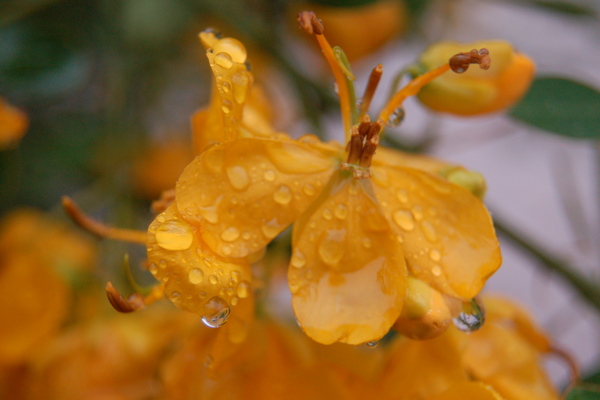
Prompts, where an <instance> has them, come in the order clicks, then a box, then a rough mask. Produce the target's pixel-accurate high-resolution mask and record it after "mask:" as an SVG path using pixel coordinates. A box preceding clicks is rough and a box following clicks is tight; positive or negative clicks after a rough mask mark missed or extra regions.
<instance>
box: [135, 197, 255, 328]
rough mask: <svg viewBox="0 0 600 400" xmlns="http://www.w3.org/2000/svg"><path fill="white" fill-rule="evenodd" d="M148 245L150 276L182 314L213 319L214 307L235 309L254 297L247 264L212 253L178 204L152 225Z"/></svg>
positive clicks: (149, 229) (159, 216) (243, 261)
mask: <svg viewBox="0 0 600 400" xmlns="http://www.w3.org/2000/svg"><path fill="white" fill-rule="evenodd" d="M147 245H148V262H149V265H150V267H149V268H150V272H151V273H152V274H153V275H154V277H155V278H156V279H158V280H159V281H161V282H162V283H163V284H164V285H165V295H166V297H167V298H168V299H169V300H171V301H172V302H173V304H175V305H176V306H177V307H179V308H181V309H183V310H186V311H189V312H192V313H196V314H199V315H202V316H210V313H211V311H214V308H215V304H216V305H219V306H222V307H229V306H235V304H236V303H237V302H238V301H239V299H240V298H246V297H248V296H251V295H252V293H251V284H250V282H251V279H252V278H251V271H250V266H249V265H248V263H247V262H246V260H244V259H224V258H222V257H219V256H217V255H215V254H214V253H212V252H211V251H210V249H208V248H207V246H206V244H204V243H203V242H202V240H201V238H200V237H199V235H198V234H197V229H196V228H195V227H193V226H192V225H190V224H188V223H187V222H186V221H184V220H183V218H181V215H180V214H179V212H178V210H177V206H176V205H175V204H173V205H171V206H169V208H167V209H166V210H165V211H164V212H163V213H162V214H160V215H158V216H157V217H156V218H155V219H154V221H153V222H152V224H150V227H149V228H148V242H147ZM217 303H218V304H217Z"/></svg>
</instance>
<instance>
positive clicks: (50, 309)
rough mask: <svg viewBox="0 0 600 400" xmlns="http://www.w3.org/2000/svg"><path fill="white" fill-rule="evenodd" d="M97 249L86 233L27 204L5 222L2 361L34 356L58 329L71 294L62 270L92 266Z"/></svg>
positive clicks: (0, 247)
mask: <svg viewBox="0 0 600 400" xmlns="http://www.w3.org/2000/svg"><path fill="white" fill-rule="evenodd" d="M95 254H96V252H95V248H94V246H93V245H92V244H91V243H90V241H89V240H86V238H84V237H82V236H80V235H78V234H76V233H73V232H70V231H69V230H68V229H66V227H64V226H61V225H59V224H57V223H55V222H53V221H51V220H49V219H47V218H46V217H45V216H44V215H43V214H42V213H41V212H39V211H35V210H31V209H21V210H18V211H14V212H12V213H11V214H9V215H7V216H6V217H5V218H4V219H3V221H2V225H1V226H0V255H1V258H2V266H1V268H0V300H1V302H0V320H2V321H4V323H3V324H1V327H0V366H1V365H7V364H18V363H20V362H23V361H26V360H28V359H30V358H31V357H32V356H33V355H34V354H35V352H36V351H38V350H39V349H40V348H41V347H43V346H44V345H45V344H47V343H48V342H49V341H50V340H51V339H52V338H53V337H54V335H55V334H56V333H57V332H58V329H59V328H60V326H61V324H62V323H63V321H64V319H65V318H66V316H67V314H68V312H69V300H70V297H71V293H70V290H69V288H68V286H67V283H66V282H65V280H64V279H63V277H61V275H60V272H62V273H68V272H69V270H72V269H84V268H88V269H89V268H90V266H91V265H93V262H94V260H95Z"/></svg>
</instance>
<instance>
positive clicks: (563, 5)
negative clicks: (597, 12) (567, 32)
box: [533, 0, 594, 16]
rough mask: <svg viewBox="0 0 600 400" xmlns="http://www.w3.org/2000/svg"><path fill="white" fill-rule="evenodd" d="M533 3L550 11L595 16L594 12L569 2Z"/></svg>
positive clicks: (534, 0)
mask: <svg viewBox="0 0 600 400" xmlns="http://www.w3.org/2000/svg"><path fill="white" fill-rule="evenodd" d="M533 3H534V4H535V5H537V6H540V7H542V8H546V9H548V10H550V11H555V12H559V13H562V14H569V15H575V16H594V10H593V9H591V8H588V7H585V6H583V5H581V4H575V3H572V2H569V1H553V0H533Z"/></svg>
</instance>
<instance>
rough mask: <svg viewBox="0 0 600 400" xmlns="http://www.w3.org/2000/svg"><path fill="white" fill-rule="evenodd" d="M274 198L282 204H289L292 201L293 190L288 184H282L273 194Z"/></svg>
mask: <svg viewBox="0 0 600 400" xmlns="http://www.w3.org/2000/svg"><path fill="white" fill-rule="evenodd" d="M273 199H274V200H275V202H277V203H279V204H281V205H286V204H289V203H290V201H292V190H291V189H290V188H289V187H288V186H286V185H281V186H279V187H278V188H277V190H276V191H275V193H274V194H273Z"/></svg>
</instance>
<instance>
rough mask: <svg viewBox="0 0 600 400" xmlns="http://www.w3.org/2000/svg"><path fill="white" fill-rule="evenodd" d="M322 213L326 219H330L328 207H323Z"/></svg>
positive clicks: (330, 214) (331, 214) (331, 215)
mask: <svg viewBox="0 0 600 400" xmlns="http://www.w3.org/2000/svg"><path fill="white" fill-rule="evenodd" d="M322 215H323V218H325V219H326V220H327V221H330V220H331V219H332V218H333V213H332V212H331V210H330V209H329V208H326V209H324V210H323V213H322Z"/></svg>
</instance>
